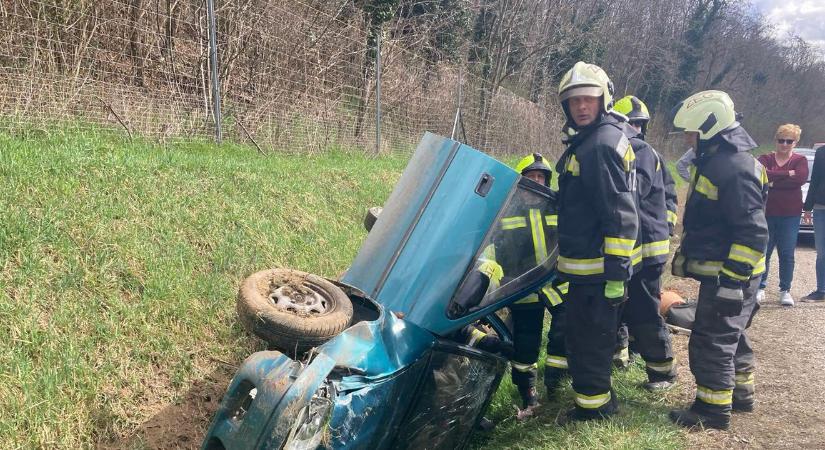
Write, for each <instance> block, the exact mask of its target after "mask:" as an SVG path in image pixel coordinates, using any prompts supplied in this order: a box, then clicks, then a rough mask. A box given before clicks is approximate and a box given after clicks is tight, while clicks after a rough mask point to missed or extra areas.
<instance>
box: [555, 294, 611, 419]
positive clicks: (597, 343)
mask: <svg viewBox="0 0 825 450" xmlns="http://www.w3.org/2000/svg"><path fill="white" fill-rule="evenodd" d="M565 303H567V329H566V331H567V333H566V334H567V351H568V363H569V366H570V375H571V377H572V378H573V390H574V391H575V401H576V408H577V409H579V410H582V411H583V412H593V413H599V412H606V413H610V412H613V410H614V409H615V399H613V395H612V392H611V388H610V374H611V370H612V367H613V349H614V346H615V344H616V329H617V327H618V322H619V310H618V309H617V308H616V307H615V306H611V305H610V303H608V302H607V300H606V299H605V297H604V283H598V284H574V283H573V282H571V283H570V290H569V291H568V293H567V299H566V301H565Z"/></svg>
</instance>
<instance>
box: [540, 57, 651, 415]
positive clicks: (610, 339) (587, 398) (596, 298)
mask: <svg viewBox="0 0 825 450" xmlns="http://www.w3.org/2000/svg"><path fill="white" fill-rule="evenodd" d="M559 100H560V102H561V105H562V108H563V109H564V113H565V115H566V116H567V123H566V124H565V128H571V129H573V130H574V131H575V133H574V134H572V136H571V138H570V139H569V141H568V142H569V146H568V147H567V149H566V150H565V152H564V153H563V154H562V156H561V159H560V160H559V162H558V164H557V165H556V171H557V172H559V201H558V216H559V217H558V218H559V260H558V271H559V273H560V274H561V276H562V277H563V278H564V279H565V281H568V282H569V283H570V285H569V288H568V292H567V299H566V309H567V311H566V313H567V317H566V322H567V329H566V339H567V342H566V344H567V351H568V353H569V357H568V365H569V372H570V375H571V377H572V379H573V390H574V391H575V397H574V398H575V408H573V409H571V410H570V411H569V412H568V413H567V415H566V416H565V417H564V418H563V419H562V421H563V422H566V421H567V420H589V419H600V418H604V417H607V416H610V415H612V414H614V413H615V412H617V410H618V402H617V400H616V396H615V393H614V392H613V390H612V389H611V382H610V375H611V367H612V359H613V348H614V346H615V343H616V331H617V325H618V319H619V310H618V308H617V307H618V306H619V305H621V304H622V303H623V302H624V301H625V300H626V299H627V282H628V280H629V279H630V275H631V271H632V267H631V255H632V253H633V249H634V248H635V243H636V235H637V233H638V227H639V223H638V215H637V211H636V206H635V203H634V198H633V189H634V186H635V184H636V183H635V180H634V177H635V154H634V152H633V150H632V148H631V146H630V141H629V140H628V138H627V136H625V134H624V131H623V130H624V127H625V123H624V122H623V116H622V115H620V114H617V113H615V112H613V111H612V104H613V84H612V83H611V82H610V79H609V78H608V76H607V74H605V72H604V71H603V70H602V69H601V68H600V67H598V66H596V65H593V64H587V63H585V62H581V61H580V62H577V63H576V64H575V65H574V66H573V68H572V69H570V70H569V71H568V72H567V73H566V74H565V75H564V77H563V78H562V80H561V83H560V85H559ZM568 134H571V133H568Z"/></svg>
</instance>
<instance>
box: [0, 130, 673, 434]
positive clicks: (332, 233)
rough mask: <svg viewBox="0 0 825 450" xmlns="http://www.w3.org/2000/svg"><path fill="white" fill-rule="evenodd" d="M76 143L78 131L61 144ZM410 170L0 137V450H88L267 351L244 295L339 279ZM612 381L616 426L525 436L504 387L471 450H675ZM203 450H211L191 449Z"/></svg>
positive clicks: (646, 409) (629, 391)
mask: <svg viewBox="0 0 825 450" xmlns="http://www.w3.org/2000/svg"><path fill="white" fill-rule="evenodd" d="M67 130H68V131H67ZM408 157H409V156H408V155H389V156H383V157H380V158H376V159H372V158H369V157H366V156H364V155H363V154H362V153H360V152H358V151H352V152H347V151H343V150H334V151H330V152H327V153H324V154H320V155H312V156H279V155H273V156H269V157H264V156H261V155H259V154H258V153H257V152H256V151H255V150H254V149H253V148H251V147H246V146H237V145H224V146H222V147H217V146H214V145H212V144H210V143H207V142H188V143H175V144H172V145H170V146H161V145H156V144H153V143H151V142H146V141H140V140H136V141H135V142H133V143H127V142H125V141H124V139H123V137H122V136H121V135H118V134H114V133H110V132H105V131H101V130H96V129H95V128H93V127H77V128H72V129H71V130H69V129H68V128H61V127H52V128H48V129H42V130H36V129H32V130H19V131H17V132H15V134H13V135H12V134H9V133H3V132H0V178H1V179H2V180H3V183H2V184H0V219H1V220H0V440H1V441H2V442H4V443H5V444H4V448H43V447H57V448H89V447H94V446H95V445H97V444H98V443H100V442H104V443H105V442H109V441H111V440H112V439H115V438H117V437H119V436H128V435H129V434H131V433H133V432H134V431H135V430H136V429H138V428H139V427H140V426H141V425H143V424H145V423H146V422H147V420H149V419H150V418H151V417H153V416H154V415H155V414H157V413H158V412H159V411H160V410H162V409H163V408H165V407H166V406H168V405H171V404H174V403H175V402H176V401H180V400H181V398H182V397H184V396H185V395H187V393H188V391H189V390H190V389H191V388H192V386H193V383H195V382H197V381H198V380H203V379H204V378H207V377H208V376H209V374H211V373H213V372H214V371H215V370H216V368H217V367H218V366H219V365H220V364H221V361H226V362H228V363H230V364H233V365H237V364H239V362H240V361H242V360H243V359H244V358H245V357H246V356H248V355H249V354H250V353H252V352H253V351H255V350H257V349H260V348H261V346H260V344H259V343H257V341H256V340H255V339H253V338H251V337H249V336H247V335H246V333H245V332H243V331H242V330H241V328H240V327H239V325H238V323H237V320H236V315H235V310H234V303H235V301H234V297H235V294H236V290H237V286H238V283H239V282H240V281H241V280H242V279H243V278H244V277H245V276H246V275H248V274H249V273H251V272H253V271H257V270H261V269H264V268H268V267H275V266H282V267H292V268H296V269H300V270H305V271H310V272H314V273H318V274H321V275H326V276H330V277H335V276H337V274H338V273H340V272H341V271H342V270H344V269H345V268H346V267H347V265H348V264H349V262H350V261H351V260H352V258H353V257H354V256H355V254H356V252H357V250H358V247H359V246H360V243H361V241H362V240H363V237H364V235H365V232H364V231H363V227H362V225H361V221H362V218H363V214H364V211H365V208H367V207H368V206H373V205H378V204H381V203H383V201H384V199H385V198H386V197H387V195H388V194H389V192H390V191H391V189H392V186H393V184H394V182H395V181H396V180H397V178H398V177H399V176H400V173H401V171H402V170H403V167H404V165H405V164H406V161H407V159H408ZM642 373H643V371H642V369H641V368H640V367H636V368H634V369H632V370H631V371H629V372H627V373H619V374H617V375H616V377H615V382H616V385H617V388H618V392H619V395H620V397H621V398H622V406H623V411H624V412H623V413H622V415H621V416H620V417H619V418H618V419H617V420H613V421H609V422H605V423H600V424H586V425H580V426H569V427H566V428H558V427H557V426H555V425H553V424H552V420H553V418H554V417H555V413H556V412H558V411H559V410H560V408H562V405H569V403H570V401H571V400H570V398H571V397H570V391H569V388H567V391H566V392H565V394H564V398H563V402H562V403H556V404H550V405H547V406H546V408H545V409H544V414H543V415H541V416H540V417H538V418H536V419H532V420H528V421H527V422H524V423H516V422H515V421H514V420H513V419H512V418H510V417H511V416H512V413H513V411H514V410H513V408H512V406H511V405H512V404H513V403H514V402H515V400H514V398H515V397H514V394H515V391H514V388H513V386H512V385H511V384H510V382H509V377H508V379H507V380H505V382H503V383H502V388H501V389H500V390H499V392H498V393H497V394H496V396H495V399H494V401H493V404H492V407H491V409H490V415H491V416H492V417H494V418H496V419H498V420H501V424H500V425H499V427H498V428H497V429H496V430H495V431H494V432H493V433H491V434H487V435H482V436H478V437H476V438H475V439H474V441H473V445H474V446H475V447H477V448H491V449H492V448H542V447H544V448H572V447H588V448H608V447H609V448H679V447H681V446H683V445H684V438H683V436H684V435H683V434H682V432H681V431H679V430H676V429H675V428H674V427H673V426H671V425H670V424H668V423H667V420H666V417H665V410H666V409H667V408H666V403H667V401H668V400H667V397H665V400H661V399H657V397H655V396H651V395H649V394H646V393H644V392H643V391H642V390H640V389H639V388H638V386H637V385H638V384H639V383H641V381H642V377H643V374H642ZM190 438H191V439H193V440H194V442H197V441H198V440H199V439H200V438H201V436H191V437H190Z"/></svg>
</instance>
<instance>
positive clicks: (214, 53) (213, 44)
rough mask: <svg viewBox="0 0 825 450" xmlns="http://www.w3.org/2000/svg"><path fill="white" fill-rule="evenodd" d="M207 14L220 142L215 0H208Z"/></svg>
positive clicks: (217, 134) (214, 105)
mask: <svg viewBox="0 0 825 450" xmlns="http://www.w3.org/2000/svg"><path fill="white" fill-rule="evenodd" d="M206 15H207V16H208V17H207V19H208V20H209V64H210V65H211V66H212V74H211V79H212V105H213V106H212V108H213V110H212V113H213V116H214V117H215V140H216V141H217V142H218V144H220V143H221V142H222V141H223V132H222V130H221V81H220V79H219V78H218V44H217V39H216V34H217V32H216V31H215V4H214V0H206Z"/></svg>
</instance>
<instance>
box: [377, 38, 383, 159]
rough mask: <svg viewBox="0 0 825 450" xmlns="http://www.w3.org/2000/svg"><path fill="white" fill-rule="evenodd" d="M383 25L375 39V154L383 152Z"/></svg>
mask: <svg viewBox="0 0 825 450" xmlns="http://www.w3.org/2000/svg"><path fill="white" fill-rule="evenodd" d="M382 33H383V27H379V28H378V39H376V41H375V154H376V155H377V154H378V153H380V152H381V34H382Z"/></svg>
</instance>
